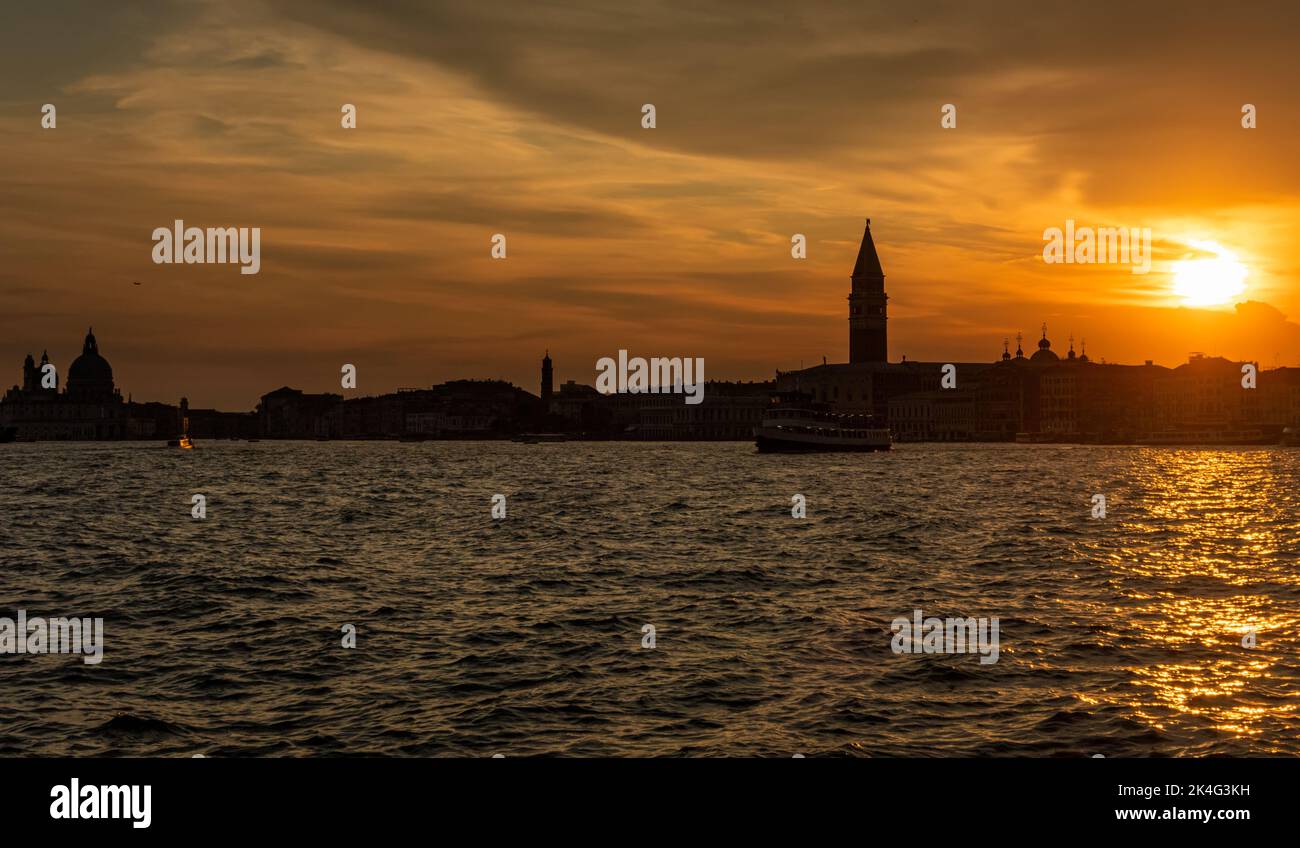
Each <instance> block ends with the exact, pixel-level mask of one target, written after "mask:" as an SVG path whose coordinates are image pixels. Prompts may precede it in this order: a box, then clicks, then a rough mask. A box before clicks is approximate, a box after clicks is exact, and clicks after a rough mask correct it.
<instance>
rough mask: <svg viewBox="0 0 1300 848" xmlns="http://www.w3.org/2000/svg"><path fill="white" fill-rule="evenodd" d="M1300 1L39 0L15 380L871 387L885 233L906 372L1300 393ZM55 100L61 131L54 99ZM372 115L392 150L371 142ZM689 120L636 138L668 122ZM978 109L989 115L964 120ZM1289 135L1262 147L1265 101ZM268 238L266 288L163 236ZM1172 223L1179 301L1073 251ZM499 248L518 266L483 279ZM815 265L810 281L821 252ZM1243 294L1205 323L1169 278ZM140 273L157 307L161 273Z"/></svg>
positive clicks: (13, 27)
mask: <svg viewBox="0 0 1300 848" xmlns="http://www.w3.org/2000/svg"><path fill="white" fill-rule="evenodd" d="M1298 18H1300V12H1297V11H1295V8H1294V6H1293V4H1288V3H1277V4H1255V3H1238V4H1229V5H1223V4H1201V3H1176V4H1175V3H1170V4H1155V3H1151V4H1147V3H1143V4H1129V3H1114V4H1108V3H1093V4H1078V3H1070V4H1065V3H1042V2H1033V3H1011V2H998V3H993V4H988V3H970V2H954V3H936V4H917V3H873V2H853V3H834V4H820V3H801V4H790V3H771V4H767V3H761V2H753V1H752V0H745V2H734V3H708V4H704V3H699V2H638V3H623V4H597V3H586V2H572V3H565V4H563V5H561V6H559V7H554V8H552V7H550V6H549V5H548V4H539V3H536V2H504V3H491V4H488V3H469V2H461V3H448V4H443V3H420V2H398V0H390V2H376V0H354V1H353V2H344V0H328V2H321V0H311V1H310V2H308V0H284V1H283V2H276V0H266V2H251V1H250V2H245V1H244V0H223V2H177V3H165V2H153V3H150V2H137V3H132V4H129V5H128V4H117V3H103V2H83V3H65V2H59V0H50V2H42V3H31V4H16V3H9V4H5V6H4V8H3V9H2V10H0V47H2V48H3V49H0V151H3V155H0V207H3V208H2V209H0V251H2V254H0V255H2V256H3V261H2V262H0V386H2V387H7V386H9V385H12V384H13V383H17V382H19V381H20V380H21V364H22V358H23V356H24V355H25V354H26V353H27V352H28V351H31V352H33V353H35V354H36V356H37V357H39V356H40V352H41V350H42V349H48V350H49V353H50V356H51V359H52V360H53V361H54V362H55V364H56V365H58V366H59V368H60V369H61V370H64V369H66V368H67V365H68V364H69V363H70V362H71V359H72V358H73V357H74V356H75V355H76V354H77V353H79V352H80V345H81V339H82V336H83V335H84V333H85V331H86V327H87V325H91V324H93V325H94V327H95V333H96V335H97V337H98V340H99V344H100V350H101V352H102V353H103V355H104V356H105V357H106V358H107V359H108V360H109V361H110V362H111V363H112V364H113V366H114V372H115V378H116V381H117V384H118V386H119V387H120V388H121V389H122V391H123V394H126V393H128V392H129V393H131V394H132V395H133V396H134V398H135V399H136V400H163V401H169V402H173V403H174V402H176V400H177V399H178V398H179V397H180V396H181V395H182V394H184V395H188V397H189V398H190V401H191V403H192V404H193V405H195V406H217V407H219V408H223V409H231V410H242V409H251V408H252V407H253V405H254V404H255V403H256V401H257V398H258V396H259V395H261V394H263V393H265V392H267V391H270V390H272V389H275V388H277V387H279V386H281V385H284V384H288V385H291V386H294V387H297V388H302V389H306V390H309V391H341V390H340V388H339V369H340V367H341V366H342V365H343V364H344V363H353V364H355V365H356V366H357V371H358V391H356V392H343V393H344V394H349V395H351V394H376V393H380V392H385V391H391V390H393V389H395V388H397V387H407V386H427V385H430V384H432V383H436V382H441V381H443V380H446V379H451V378H456V377H502V378H505V379H509V380H511V381H513V382H515V383H516V384H518V385H521V386H523V387H525V388H527V389H529V390H530V391H534V392H536V391H537V380H538V376H537V374H538V361H539V360H540V358H541V356H542V354H543V352H544V351H545V350H547V349H548V348H549V350H550V352H551V355H552V356H553V357H554V359H555V365H556V378H557V380H560V381H562V380H566V379H577V380H579V381H580V382H586V383H592V382H594V378H595V362H596V360H597V359H598V358H600V357H602V356H607V355H613V354H615V353H616V352H617V351H618V350H619V349H620V348H624V349H628V350H629V351H631V352H632V354H633V355H638V354H640V355H647V356H649V355H667V356H701V357H703V358H704V359H705V362H706V376H707V377H709V378H735V379H765V378H769V377H771V376H772V374H773V372H774V369H777V368H782V369H789V368H796V367H798V366H799V365H800V363H801V362H802V363H804V364H807V365H811V364H814V363H815V362H820V361H821V357H822V356H826V357H827V358H828V359H829V360H830V361H832V362H836V361H845V360H846V359H847V320H846V319H847V308H846V300H845V298H846V296H847V294H848V287H849V279H848V277H849V273H850V271H851V269H852V265H853V258H854V255H855V252H856V249H857V244H858V240H859V238H860V237H861V234H862V221H863V218H864V217H870V218H871V219H872V232H873V235H874V237H875V242H876V245H877V247H878V248H879V252H880V257H881V261H882V264H883V265H884V270H885V273H886V275H887V276H886V289H887V291H888V293H889V295H890V304H889V311H890V322H889V332H890V358H891V359H894V360H897V359H899V358H901V357H902V356H903V355H906V356H907V357H908V358H909V359H930V360H962V361H971V360H976V361H979V360H993V359H995V358H997V357H998V356H999V355H1000V353H1001V351H1002V340H1003V338H1004V337H1008V336H1010V337H1012V347H1013V348H1014V345H1015V340H1014V336H1015V333H1016V332H1017V331H1022V332H1024V333H1025V335H1026V337H1027V341H1026V348H1027V349H1028V348H1030V346H1031V344H1032V343H1033V341H1035V340H1036V339H1037V335H1038V328H1039V325H1040V324H1041V323H1042V322H1044V321H1046V322H1047V324H1048V328H1049V335H1050V337H1051V338H1052V340H1053V342H1054V345H1055V348H1056V349H1057V350H1058V351H1062V352H1063V351H1064V350H1065V348H1066V344H1067V341H1066V338H1067V336H1068V335H1069V334H1071V333H1073V335H1074V336H1075V339H1076V342H1077V341H1078V340H1079V339H1081V338H1085V337H1086V338H1087V343H1088V353H1089V355H1090V356H1092V357H1093V358H1094V359H1100V358H1103V357H1104V358H1105V359H1106V360H1107V361H1112V362H1141V361H1143V360H1145V359H1154V360H1155V361H1156V362H1159V363H1161V364H1165V365H1177V364H1179V363H1181V362H1184V361H1186V358H1187V354H1188V353H1189V352H1190V351H1204V352H1206V353H1210V354H1221V355H1224V356H1228V357H1232V358H1241V359H1253V360H1258V361H1260V362H1261V363H1262V364H1263V365H1264V367H1272V366H1274V365H1300V287H1298V286H1297V273H1298V271H1300V268H1298V265H1300V223H1298V222H1300V157H1298V156H1297V147H1298V145H1297V142H1296V139H1297V138H1300V134H1298V133H1297V130H1298V129H1300V126H1298V125H1300V119H1298V118H1297V115H1298V113H1300V103H1298V102H1297V100H1298V98H1297V95H1296V93H1295V91H1294V87H1295V80H1296V79H1298V78H1300V58H1297V54H1300V51H1297V49H1296V42H1295V32H1296V24H1297V22H1298V20H1297V19H1298ZM44 103H53V104H55V106H56V107H57V110H58V112H57V120H58V125H57V128H56V129H53V130H46V129H42V128H41V125H40V121H41V112H40V110H41V106H42V104H44ZM344 103H353V104H356V106H357V109H358V128H357V129H355V130H345V129H343V128H341V127H340V117H341V115H340V107H341V106H342V104H344ZM644 103H652V104H654V105H655V107H656V109H657V127H656V128H655V129H643V128H642V127H641V106H642V104H644ZM946 103H952V104H955V105H956V106H957V127H956V128H955V129H942V128H941V127H940V118H941V114H940V110H941V107H942V106H943V105H944V104H946ZM1246 103H1251V104H1254V105H1255V106H1256V107H1257V109H1258V128H1257V129H1249V130H1248V129H1243V128H1242V126H1241V109H1242V105H1243V104H1246ZM177 218H180V219H183V220H184V221H185V222H186V224H187V225H194V226H200V227H208V226H237V227H261V228H262V265H261V273H259V274H257V275H255V276H245V275H241V274H240V273H239V269H238V267H237V266H233V265H188V266H187V265H155V264H153V262H152V260H151V250H152V247H153V243H152V241H151V238H150V236H151V233H152V231H153V230H154V228H155V227H160V226H163V227H167V226H170V225H171V223H172V221H173V220H174V219H177ZM1067 219H1073V220H1074V221H1075V222H1076V223H1077V224H1078V225H1079V226H1123V227H1150V228H1151V230H1152V232H1153V238H1154V242H1155V263H1154V266H1153V268H1152V270H1151V273H1149V274H1147V275H1145V276H1143V275H1134V274H1132V273H1130V270H1129V268H1128V267H1127V266H1104V265H1103V266H1088V265H1047V264H1045V263H1044V262H1043V258H1042V249H1043V231H1044V229H1045V228H1048V227H1053V226H1055V227H1063V226H1064V224H1065V222H1066V220H1067ZM498 232H499V233H503V234H505V235H506V237H507V240H508V258H507V259H506V260H504V261H494V260H492V259H491V258H490V256H489V251H490V248H491V244H490V239H491V237H492V235H493V234H494V233H498ZM795 233H802V234H805V235H806V236H807V239H808V259H807V260H805V261H797V260H795V259H792V258H791V256H790V237H791V236H792V235H793V234H795ZM1207 243H1213V244H1214V245H1218V246H1220V247H1221V248H1223V249H1224V250H1227V251H1230V252H1231V253H1232V254H1234V255H1235V257H1236V259H1237V260H1238V261H1239V262H1240V264H1241V265H1242V266H1244V267H1245V269H1246V270H1247V272H1248V274H1247V276H1246V278H1245V289H1244V291H1242V293H1241V294H1240V295H1238V296H1236V297H1235V298H1232V299H1231V300H1230V301H1229V302H1228V303H1225V304H1223V305H1220V306H1214V307H1210V308H1189V307H1187V306H1185V305H1183V304H1184V301H1183V299H1182V298H1180V297H1179V296H1177V295H1175V294H1174V293H1173V289H1174V285H1175V279H1174V275H1173V274H1171V267H1172V263H1173V262H1175V261H1180V260H1182V261H1187V260H1195V259H1198V258H1203V257H1206V256H1207V255H1208V254H1207V248H1206V247H1205V245H1206V244H1207ZM137 282H138V283H140V285H135V283H137Z"/></svg>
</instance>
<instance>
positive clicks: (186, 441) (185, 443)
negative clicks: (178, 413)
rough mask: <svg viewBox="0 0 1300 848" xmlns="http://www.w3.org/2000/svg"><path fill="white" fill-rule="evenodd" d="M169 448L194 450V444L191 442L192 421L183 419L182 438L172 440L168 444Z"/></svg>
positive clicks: (187, 418)
mask: <svg viewBox="0 0 1300 848" xmlns="http://www.w3.org/2000/svg"><path fill="white" fill-rule="evenodd" d="M167 447H169V448H181V449H183V450H194V442H192V441H191V440H190V419H189V417H188V416H187V417H185V418H182V419H181V436H180V438H179V439H172V440H170V441H168V442H167Z"/></svg>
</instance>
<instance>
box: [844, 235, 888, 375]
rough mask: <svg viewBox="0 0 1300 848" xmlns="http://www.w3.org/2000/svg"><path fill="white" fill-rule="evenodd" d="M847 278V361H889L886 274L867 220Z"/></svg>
mask: <svg viewBox="0 0 1300 848" xmlns="http://www.w3.org/2000/svg"><path fill="white" fill-rule="evenodd" d="M849 279H850V280H851V281H852V289H851V290H850V292H849V362H851V363H854V362H888V361H889V343H888V335H887V331H886V327H885V321H886V320H887V318H886V314H885V302H886V301H887V300H888V299H889V298H888V296H886V294H885V271H884V269H883V268H881V267H880V256H879V255H878V254H877V253H876V243H875V242H874V241H872V239H871V219H870V218H868V219H867V225H866V228H865V229H864V230H863V232H862V244H861V245H860V246H859V247H858V259H857V261H856V262H854V263H853V275H852V276H851V277H850V278H849Z"/></svg>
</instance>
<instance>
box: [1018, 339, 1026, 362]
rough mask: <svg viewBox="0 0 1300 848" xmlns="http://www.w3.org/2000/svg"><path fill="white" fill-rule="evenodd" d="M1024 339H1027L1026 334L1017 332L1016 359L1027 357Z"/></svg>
mask: <svg viewBox="0 0 1300 848" xmlns="http://www.w3.org/2000/svg"><path fill="white" fill-rule="evenodd" d="M1024 340H1025V337H1024V334H1022V333H1016V359H1024V358H1025V350H1024V344H1023V343H1024Z"/></svg>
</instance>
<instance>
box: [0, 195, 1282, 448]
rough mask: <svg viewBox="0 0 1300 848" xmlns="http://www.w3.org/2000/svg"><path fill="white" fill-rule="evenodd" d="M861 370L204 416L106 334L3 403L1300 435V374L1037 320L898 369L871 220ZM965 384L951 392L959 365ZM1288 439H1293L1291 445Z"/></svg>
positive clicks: (395, 429) (861, 309)
mask: <svg viewBox="0 0 1300 848" xmlns="http://www.w3.org/2000/svg"><path fill="white" fill-rule="evenodd" d="M848 300H849V339H848V352H849V361H848V362H845V363H826V362H824V361H823V363H822V364H821V365H817V366H814V367H812V368H804V369H800V370H798V371H777V372H776V377H775V379H774V380H770V381H762V382H738V381H736V382H729V381H717V380H712V381H708V382H706V383H705V386H704V392H703V399H702V402H701V403H699V404H686V403H684V402H683V398H682V396H681V395H678V394H658V393H641V394H628V393H622V394H609V395H604V394H601V393H600V392H598V391H596V389H594V388H593V387H591V386H588V385H584V384H580V383H578V382H576V381H574V380H568V381H566V382H565V383H563V384H562V385H560V386H559V387H558V390H557V388H556V387H555V383H554V381H555V372H554V362H553V360H552V359H551V355H550V351H549V350H548V351H547V352H546V354H545V355H544V357H543V358H542V362H541V380H540V386H539V389H540V392H539V395H533V394H530V393H529V392H527V391H524V390H523V389H520V388H518V387H516V386H513V385H511V384H510V383H508V382H505V381H504V380H452V381H450V382H446V383H442V384H439V385H435V386H430V387H429V388H418V389H399V390H397V391H396V392H391V393H388V394H384V395H378V396H372V397H369V396H368V397H355V398H346V399H345V398H343V397H342V396H341V395H338V394H333V393H324V394H311V393H307V392H303V391H301V390H299V389H294V388H290V387H289V386H284V387H281V388H279V389H276V390H275V391H272V392H268V393H267V394H265V395H263V396H262V397H261V399H260V401H259V403H258V405H257V409H256V410H255V411H253V412H219V411H217V410H214V409H191V408H190V407H189V404H188V401H186V399H185V398H181V402H180V404H179V405H178V406H173V405H171V404H166V403H156V402H155V403H138V402H134V401H133V400H131V399H130V398H128V399H126V400H123V399H122V394H121V391H120V390H119V389H118V388H117V386H116V385H115V384H114V380H113V368H112V366H111V365H110V364H109V362H108V360H107V359H105V358H104V356H103V355H102V354H101V353H100V350H99V342H98V340H97V339H96V337H95V334H94V332H93V330H90V331H87V333H86V336H85V339H84V341H83V344H82V350H81V354H80V355H79V356H78V357H77V358H76V359H75V360H73V362H72V364H71V365H70V366H69V367H68V369H67V372H66V380H64V381H60V379H59V377H58V374H57V372H54V371H51V370H50V368H49V367H47V366H50V365H51V364H52V363H51V362H50V358H49V355H48V352H43V353H42V355H41V360H40V363H39V364H38V363H37V362H36V360H35V359H34V358H33V356H32V355H31V354H30V353H29V354H27V357H26V358H25V359H24V361H23V365H22V383H21V384H19V385H14V386H13V387H12V388H10V389H9V390H8V391H7V392H5V394H4V397H3V398H0V440H10V439H15V438H16V439H18V440H21V441H38V440H71V439H77V440H95V439H172V438H175V437H176V436H177V435H178V434H179V433H181V432H182V430H183V429H184V430H186V431H187V432H188V433H189V434H190V435H191V436H193V437H195V438H199V439H215V438H252V437H261V438H268V439H275V438H284V439H312V438H314V439H340V438H341V439H409V440H421V439H456V438H460V439H468V438H477V439H491V438H502V437H509V436H512V435H516V434H520V433H541V432H564V433H568V434H569V435H570V436H572V437H574V438H588V439H664V440H749V439H750V438H752V435H753V428H754V427H755V426H756V425H757V424H758V423H759V422H760V421H761V420H762V418H763V416H764V413H765V411H766V408H767V406H768V403H769V401H770V399H771V397H772V396H773V394H775V393H778V392H779V393H788V392H796V393H800V394H803V395H805V396H807V397H808V398H809V399H810V400H811V401H813V402H815V403H818V404H824V405H825V406H827V407H830V408H831V409H833V410H836V411H841V412H845V413H851V414H858V415H861V414H866V415H870V416H872V417H873V418H874V419H875V420H876V421H877V422H878V423H880V424H882V425H884V426H888V427H889V429H890V430H891V431H892V433H893V436H894V438H895V440H897V441H1012V440H1017V441H1029V442H1100V443H1136V444H1215V443H1217V444H1253V443H1275V442H1277V441H1279V440H1287V441H1289V442H1300V438H1298V437H1297V436H1296V433H1300V368H1274V369H1271V370H1268V371H1262V370H1259V369H1258V364H1257V363H1250V364H1251V365H1254V366H1255V368H1256V372H1257V388H1254V389H1246V388H1243V385H1242V368H1243V366H1244V365H1246V364H1247V363H1243V362H1237V361H1232V360H1228V359H1224V358H1222V357H1216V356H1207V355H1205V354H1200V353H1194V354H1192V355H1191V356H1190V357H1189V359H1188V362H1187V363H1185V364H1183V365H1180V366H1178V367H1176V368H1165V367H1163V366H1158V365H1154V364H1153V363H1152V362H1151V361H1149V360H1148V361H1147V362H1146V363H1145V364H1143V365H1116V364H1108V363H1105V362H1100V363H1098V362H1094V361H1093V360H1090V359H1089V358H1088V355H1087V343H1086V341H1085V342H1084V343H1083V345H1082V352H1081V353H1079V354H1076V353H1075V349H1074V339H1073V337H1072V336H1071V337H1070V339H1069V347H1068V350H1067V352H1066V354H1065V356H1064V357H1062V356H1061V355H1059V354H1058V353H1057V352H1056V350H1054V349H1053V345H1052V342H1051V339H1050V338H1049V335H1048V327H1047V325H1046V324H1044V325H1043V326H1042V327H1041V333H1040V337H1039V339H1038V341H1037V345H1036V350H1034V352H1033V354H1032V355H1029V356H1026V355H1025V351H1024V337H1023V336H1022V335H1021V334H1019V333H1018V334H1017V335H1016V337H1015V338H1016V350H1015V353H1014V354H1012V352H1011V349H1010V347H1011V345H1010V339H1004V340H1003V342H1002V351H1001V354H1000V355H999V356H998V357H997V358H996V359H994V360H992V361H987V362H918V361H913V360H907V359H904V360H903V361H901V362H890V361H889V359H888V331H887V320H888V316H887V314H886V303H887V301H888V296H887V294H886V292H885V274H884V270H883V268H882V266H881V263H880V257H879V255H878V253H877V251H876V244H875V241H874V239H873V238H872V234H871V221H870V219H868V220H867V224H866V227H865V229H864V231H863V234H862V242H861V245H860V246H859V248H858V253H857V258H856V260H855V262H854V265H853V273H852V274H851V275H850V291H849V298H848ZM947 365H952V366H954V367H955V375H956V383H955V385H945V383H944V382H943V375H944V369H945V366H947ZM1287 428H1290V430H1291V433H1290V434H1289V435H1288V434H1284V430H1286V429H1287Z"/></svg>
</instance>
